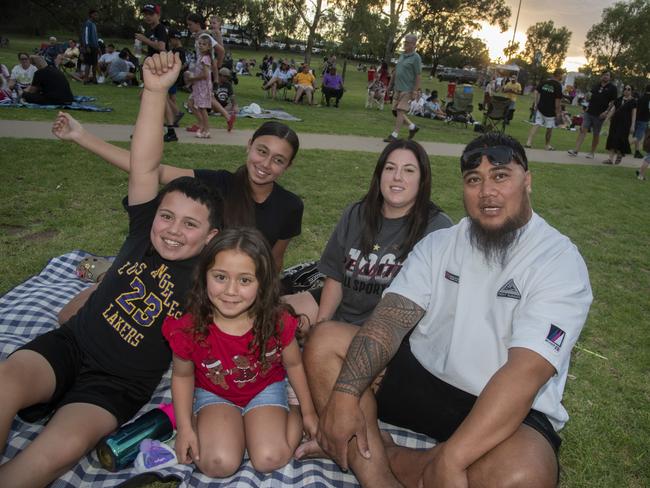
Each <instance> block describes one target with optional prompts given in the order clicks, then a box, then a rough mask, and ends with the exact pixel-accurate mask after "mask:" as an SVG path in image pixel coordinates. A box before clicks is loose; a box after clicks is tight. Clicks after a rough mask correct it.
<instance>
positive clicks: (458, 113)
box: [445, 85, 474, 128]
mask: <svg viewBox="0 0 650 488" xmlns="http://www.w3.org/2000/svg"><path fill="white" fill-rule="evenodd" d="M473 102H474V90H473V87H472V85H461V86H459V87H457V88H456V90H455V91H454V98H453V99H452V100H451V102H449V103H448V104H447V107H446V108H445V112H446V113H447V123H448V124H450V125H452V124H458V125H463V126H464V127H465V128H467V125H468V124H473V123H474V119H473V118H472V111H473V110H474V105H473Z"/></svg>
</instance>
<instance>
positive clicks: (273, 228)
mask: <svg viewBox="0 0 650 488" xmlns="http://www.w3.org/2000/svg"><path fill="white" fill-rule="evenodd" d="M194 176H195V177H196V178H199V179H200V180H201V181H203V182H204V183H206V184H208V185H211V186H213V187H215V188H217V189H218V190H219V192H220V193H221V195H222V197H223V198H224V199H225V198H227V196H228V194H229V193H230V191H231V189H232V185H233V176H234V175H233V174H232V173H231V172H230V171H226V170H225V169H221V170H218V171H215V170H211V169H195V170H194ZM303 208H304V206H303V203H302V200H300V198H299V197H298V195H296V194H294V193H291V192H290V191H288V190H285V189H284V188H282V187H281V186H280V185H278V184H277V183H273V190H272V191H271V194H270V195H269V196H268V197H267V199H266V200H264V201H263V202H262V203H255V227H256V228H257V229H258V230H259V231H260V232H261V233H262V234H263V235H264V237H266V239H267V240H268V242H269V245H270V246H271V247H273V246H274V245H275V243H276V242H277V241H278V240H284V239H291V238H292V237H295V236H298V235H300V232H301V226H302V212H303Z"/></svg>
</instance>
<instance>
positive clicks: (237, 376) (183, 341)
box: [162, 312, 298, 407]
mask: <svg viewBox="0 0 650 488" xmlns="http://www.w3.org/2000/svg"><path fill="white" fill-rule="evenodd" d="M191 326H192V316H191V315H190V314H185V315H183V316H182V317H181V318H180V319H175V318H173V317H167V318H166V319H165V322H164V323H163V328H162V331H163V335H164V336H165V338H166V339H167V341H168V342H169V345H170V346H171V349H172V351H174V354H176V355H177V356H178V357H180V358H181V359H184V360H186V361H192V362H193V363H194V385H195V387H197V388H203V389H204V390H207V391H210V392H212V393H214V394H216V395H219V396H220V397H222V398H225V399H227V400H230V401H231V402H233V403H234V404H235V405H239V406H240V407H245V406H246V405H247V404H248V402H249V401H251V400H252V399H253V398H254V397H255V396H256V395H257V394H258V393H259V392H261V391H262V390H263V389H264V388H266V387H267V386H268V385H270V384H271V383H275V382H277V381H282V380H284V378H285V376H286V371H285V369H284V366H283V365H282V350H283V349H284V348H285V347H286V346H288V345H289V344H290V343H291V341H292V340H293V339H294V337H295V334H296V328H297V326H298V320H297V319H296V318H295V317H293V316H292V315H290V314H288V313H286V312H285V313H284V314H283V315H282V317H281V318H280V321H279V322H278V324H277V331H278V335H279V339H280V340H279V343H278V341H277V340H276V339H275V338H271V339H270V340H269V343H268V344H267V347H266V356H267V357H268V358H269V361H268V363H267V365H266V366H265V367H262V363H260V361H259V358H258V356H257V353H255V354H253V353H251V351H250V350H249V344H250V343H251V341H252V340H253V332H252V330H249V331H248V332H246V334H244V335H242V336H234V335H231V334H227V333H226V332H224V331H222V330H221V329H220V328H219V326H218V325H217V324H215V323H212V324H210V326H209V328H208V336H207V337H206V338H205V340H204V341H202V342H200V343H199V342H197V341H196V340H195V339H194V337H193V334H192V332H191V331H190V327H191Z"/></svg>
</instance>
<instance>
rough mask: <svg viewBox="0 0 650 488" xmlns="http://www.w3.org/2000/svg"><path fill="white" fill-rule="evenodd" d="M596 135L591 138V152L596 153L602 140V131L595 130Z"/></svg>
mask: <svg viewBox="0 0 650 488" xmlns="http://www.w3.org/2000/svg"><path fill="white" fill-rule="evenodd" d="M593 134H594V137H593V139H592V140H591V154H595V153H596V149H597V148H598V142H599V141H600V132H596V131H593Z"/></svg>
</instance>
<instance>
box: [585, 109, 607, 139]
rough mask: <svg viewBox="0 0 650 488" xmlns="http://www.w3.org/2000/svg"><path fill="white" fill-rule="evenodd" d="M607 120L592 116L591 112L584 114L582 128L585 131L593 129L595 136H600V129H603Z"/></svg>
mask: <svg viewBox="0 0 650 488" xmlns="http://www.w3.org/2000/svg"><path fill="white" fill-rule="evenodd" d="M603 122H605V119H601V118H600V117H599V116H598V115H591V114H590V113H589V112H585V113H584V114H583V119H582V128H583V129H584V130H585V131H588V130H589V129H591V132H592V133H593V135H595V136H597V135H600V129H601V128H602V127H603Z"/></svg>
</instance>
